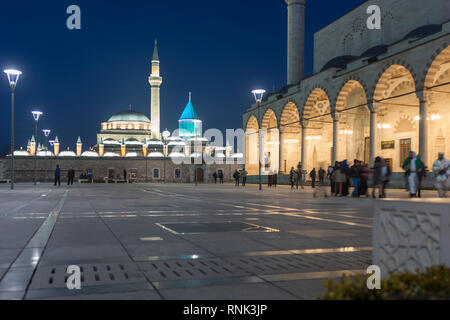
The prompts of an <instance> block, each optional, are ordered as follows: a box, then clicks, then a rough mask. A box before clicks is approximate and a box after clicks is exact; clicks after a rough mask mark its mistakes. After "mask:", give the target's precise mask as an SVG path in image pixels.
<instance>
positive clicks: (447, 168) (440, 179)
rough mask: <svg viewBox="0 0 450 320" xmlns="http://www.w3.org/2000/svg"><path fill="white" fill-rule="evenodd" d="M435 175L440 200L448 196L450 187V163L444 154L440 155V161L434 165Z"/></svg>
mask: <svg viewBox="0 0 450 320" xmlns="http://www.w3.org/2000/svg"><path fill="white" fill-rule="evenodd" d="M433 174H434V176H435V178H436V188H437V190H438V195H439V197H440V198H445V197H446V196H447V189H448V188H449V187H450V161H449V160H448V159H446V158H444V153H443V152H439V153H438V159H437V160H436V161H434V163H433Z"/></svg>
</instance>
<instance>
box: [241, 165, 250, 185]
mask: <svg viewBox="0 0 450 320" xmlns="http://www.w3.org/2000/svg"><path fill="white" fill-rule="evenodd" d="M241 175H242V186H243V187H245V184H246V183H247V176H248V172H247V170H245V169H242V171H241Z"/></svg>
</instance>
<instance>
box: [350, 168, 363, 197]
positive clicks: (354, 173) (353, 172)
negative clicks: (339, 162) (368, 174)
mask: <svg viewBox="0 0 450 320" xmlns="http://www.w3.org/2000/svg"><path fill="white" fill-rule="evenodd" d="M350 177H351V178H352V182H353V193H352V197H359V184H360V181H361V167H360V164H359V161H358V160H356V159H355V160H354V161H353V165H352V166H351V167H350Z"/></svg>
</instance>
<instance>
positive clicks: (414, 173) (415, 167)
mask: <svg viewBox="0 0 450 320" xmlns="http://www.w3.org/2000/svg"><path fill="white" fill-rule="evenodd" d="M402 168H403V170H405V171H406V174H407V176H408V185H409V197H410V198H415V197H417V189H418V186H419V178H418V173H420V171H422V170H423V169H424V165H423V162H422V161H421V160H420V159H419V158H417V156H416V153H415V152H414V151H410V152H409V156H408V158H406V159H405V161H404V162H403V165H402Z"/></svg>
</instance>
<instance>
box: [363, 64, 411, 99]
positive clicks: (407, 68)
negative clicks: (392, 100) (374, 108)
mask: <svg viewBox="0 0 450 320" xmlns="http://www.w3.org/2000/svg"><path fill="white" fill-rule="evenodd" d="M400 69H401V70H402V71H403V72H405V73H408V74H409V75H410V76H411V79H412V81H413V83H414V86H415V87H416V88H417V87H418V84H419V81H418V77H417V74H416V73H415V71H414V69H413V68H412V67H411V65H409V64H408V63H406V62H405V61H403V60H400V59H396V60H392V61H390V62H389V63H388V64H386V65H385V66H384V67H383V68H382V69H381V71H380V72H379V73H378V74H377V76H376V81H375V82H374V84H373V87H372V90H371V93H372V94H371V95H369V96H371V97H372V98H373V100H381V99H382V94H381V93H382V91H380V90H381V89H383V87H384V86H385V85H386V82H387V80H388V79H389V76H392V73H393V72H395V71H396V70H397V71H398V70H400Z"/></svg>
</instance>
